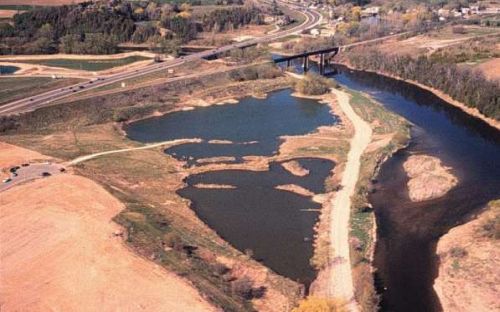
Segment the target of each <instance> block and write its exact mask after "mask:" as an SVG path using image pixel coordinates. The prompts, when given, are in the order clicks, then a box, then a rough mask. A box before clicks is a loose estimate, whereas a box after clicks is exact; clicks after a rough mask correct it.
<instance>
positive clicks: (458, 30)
mask: <svg viewBox="0 0 500 312" xmlns="http://www.w3.org/2000/svg"><path fill="white" fill-rule="evenodd" d="M451 31H452V32H453V33H454V34H461V35H463V34H466V33H467V30H465V28H464V27H463V26H454V27H453V28H452V29H451Z"/></svg>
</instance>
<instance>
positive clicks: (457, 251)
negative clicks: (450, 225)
mask: <svg viewBox="0 0 500 312" xmlns="http://www.w3.org/2000/svg"><path fill="white" fill-rule="evenodd" d="M450 256H452V257H453V258H463V257H465V256H467V251H466V250H465V249H464V248H462V247H453V248H451V249H450Z"/></svg>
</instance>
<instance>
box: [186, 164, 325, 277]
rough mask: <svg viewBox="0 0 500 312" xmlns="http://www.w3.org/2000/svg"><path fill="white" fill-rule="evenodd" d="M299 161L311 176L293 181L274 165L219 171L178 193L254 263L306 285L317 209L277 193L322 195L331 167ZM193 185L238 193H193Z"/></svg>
mask: <svg viewBox="0 0 500 312" xmlns="http://www.w3.org/2000/svg"><path fill="white" fill-rule="evenodd" d="M297 160H298V161H299V162H300V163H301V165H302V166H303V167H304V168H306V169H308V170H309V172H310V173H309V175H307V176H305V177H298V176H294V175H292V174H290V173H289V172H288V171H287V170H285V169H284V168H283V167H282V166H281V164H280V163H276V162H273V163H271V164H270V168H269V171H246V170H220V171H210V172H206V173H201V174H196V175H192V176H190V177H188V179H187V181H186V182H187V184H188V186H187V187H186V188H183V189H181V190H179V191H178V193H179V194H180V195H181V196H182V197H185V198H188V199H190V200H191V202H192V205H191V207H192V208H193V209H194V211H195V212H196V213H197V215H198V216H199V217H200V218H201V219H202V220H204V221H205V222H207V224H209V225H210V226H211V227H212V228H213V229H215V230H216V231H217V233H218V234H219V235H220V236H221V237H222V238H224V239H226V240H227V241H229V242H230V243H231V244H233V245H234V246H235V247H236V248H238V249H239V250H242V251H245V250H247V249H250V250H251V251H252V253H253V256H254V258H255V259H257V260H262V261H263V262H264V264H265V265H266V266H268V267H269V268H271V269H272V270H274V271H275V272H277V273H279V274H281V275H284V276H287V277H289V278H291V279H293V280H297V281H300V282H302V283H304V284H306V285H308V284H310V283H311V282H312V280H313V279H314V277H315V272H314V270H313V269H312V267H311V266H310V264H309V260H310V259H311V257H312V255H313V247H312V243H311V242H312V238H313V235H314V232H313V228H314V224H315V223H316V222H317V220H318V211H317V210H318V209H320V208H321V205H320V204H317V203H314V202H312V201H311V198H310V197H308V196H301V195H298V194H295V193H292V192H288V191H282V190H278V189H275V187H276V186H278V185H284V184H296V185H299V186H302V187H303V188H306V189H308V190H310V191H312V192H314V193H324V192H325V190H324V181H325V179H326V178H327V177H328V175H329V174H330V171H331V170H332V169H333V167H334V164H333V163H332V162H331V161H328V160H325V159H319V158H300V159H297ZM197 183H206V184H225V185H232V186H235V187H236V189H224V188H219V189H202V188H196V187H193V185H195V184H197ZM311 210H313V211H311Z"/></svg>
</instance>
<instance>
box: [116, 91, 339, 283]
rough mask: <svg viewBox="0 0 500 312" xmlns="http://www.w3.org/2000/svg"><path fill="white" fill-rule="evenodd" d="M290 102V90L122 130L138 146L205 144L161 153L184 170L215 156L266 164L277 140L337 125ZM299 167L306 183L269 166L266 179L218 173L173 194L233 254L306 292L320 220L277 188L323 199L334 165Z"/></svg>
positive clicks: (321, 111) (323, 113) (320, 108)
mask: <svg viewBox="0 0 500 312" xmlns="http://www.w3.org/2000/svg"><path fill="white" fill-rule="evenodd" d="M290 94H291V91H290V90H283V91H277V92H273V93H271V94H269V96H268V98H267V99H265V100H262V99H254V98H244V99H242V100H241V101H240V103H238V104H227V105H221V106H210V107H206V108H197V109H195V110H191V111H183V112H175V113H172V114H168V115H165V116H163V117H158V118H149V119H146V120H143V121H138V122H135V123H132V124H130V125H129V126H128V127H127V128H126V129H125V130H126V132H127V135H128V137H130V138H131V139H134V140H138V141H141V142H156V141H165V140H172V139H179V138H201V139H203V140H204V142H203V143H196V144H183V145H178V146H174V147H172V148H169V149H167V150H166V151H165V152H166V153H168V154H170V155H172V156H174V157H176V158H177V159H180V160H183V161H186V162H187V164H188V165H199V164H198V163H197V161H198V160H200V159H203V158H210V157H218V156H231V157H235V161H234V162H241V161H242V160H243V159H242V158H243V157H244V156H250V155H252V156H254V155H258V156H271V155H274V154H275V153H276V152H277V150H278V148H279V144H280V143H281V139H280V136H283V135H301V134H307V133H310V132H313V131H315V129H316V128H318V127H319V126H325V125H332V124H335V123H336V122H337V119H336V117H335V116H333V115H332V114H331V112H330V107H329V106H328V105H324V104H319V103H318V102H317V101H313V100H306V99H299V98H295V97H292V96H291V95H290ZM210 140H228V141H231V142H232V143H224V144H220V143H216V144H215V143H210V142H208V141H210ZM299 161H300V163H301V165H302V166H303V167H305V168H307V169H309V171H310V173H309V174H308V175H307V176H304V177H297V176H294V175H292V174H290V173H289V172H288V171H286V170H284V169H283V168H282V166H281V164H280V163H271V164H270V169H269V171H265V172H255V171H246V170H222V171H212V172H206V173H202V174H197V175H194V176H190V177H188V178H187V180H186V183H187V185H188V186H187V187H186V188H184V189H181V190H179V192H178V193H179V194H180V195H181V196H183V197H185V198H188V199H190V200H191V202H192V208H193V209H194V211H195V212H196V213H197V214H198V216H199V217H200V218H201V219H202V220H203V221H204V222H206V223H207V224H208V225H209V226H210V227H211V228H213V229H214V230H215V231H216V232H217V233H218V234H219V235H221V236H222V237H223V238H224V239H225V240H227V241H228V242H229V243H231V244H232V245H234V246H235V247H236V248H238V249H239V250H241V251H245V250H247V249H250V250H251V251H252V253H253V255H254V258H256V259H258V260H261V261H263V262H264V263H265V264H266V265H267V266H268V267H270V268H271V269H272V270H274V271H276V272H278V273H280V274H282V275H284V276H287V277H290V278H292V279H294V280H298V281H300V282H302V283H304V284H306V285H307V284H309V283H310V282H311V281H312V280H313V278H314V276H315V272H314V270H313V269H312V267H311V265H310V263H309V260H310V259H311V257H312V253H313V251H312V248H313V247H312V238H313V227H314V224H315V223H316V222H317V218H318V212H317V211H315V210H317V209H319V208H320V206H319V205H318V204H317V203H315V202H313V201H312V200H311V198H310V197H308V196H301V195H298V194H295V193H292V192H288V191H282V190H277V189H275V187H276V186H278V185H284V184H297V185H299V186H302V187H304V188H306V189H308V190H310V191H312V192H314V193H323V192H324V182H325V179H326V177H327V176H328V175H329V174H330V172H331V170H332V168H333V166H334V164H333V163H332V162H330V161H327V160H324V159H317V158H308V159H299ZM196 183H207V184H228V185H233V186H235V187H236V189H224V188H218V189H204V188H195V187H193V185H194V184H196ZM311 210H312V211H311Z"/></svg>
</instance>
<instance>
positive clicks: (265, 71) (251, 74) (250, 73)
mask: <svg viewBox="0 0 500 312" xmlns="http://www.w3.org/2000/svg"><path fill="white" fill-rule="evenodd" d="M279 76H281V72H280V70H279V69H277V68H276V67H275V66H273V65H269V64H266V65H262V66H257V67H255V66H252V67H245V68H241V69H238V70H234V71H232V72H230V73H229V77H230V78H231V79H232V80H235V81H247V80H257V79H273V78H276V77H279Z"/></svg>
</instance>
